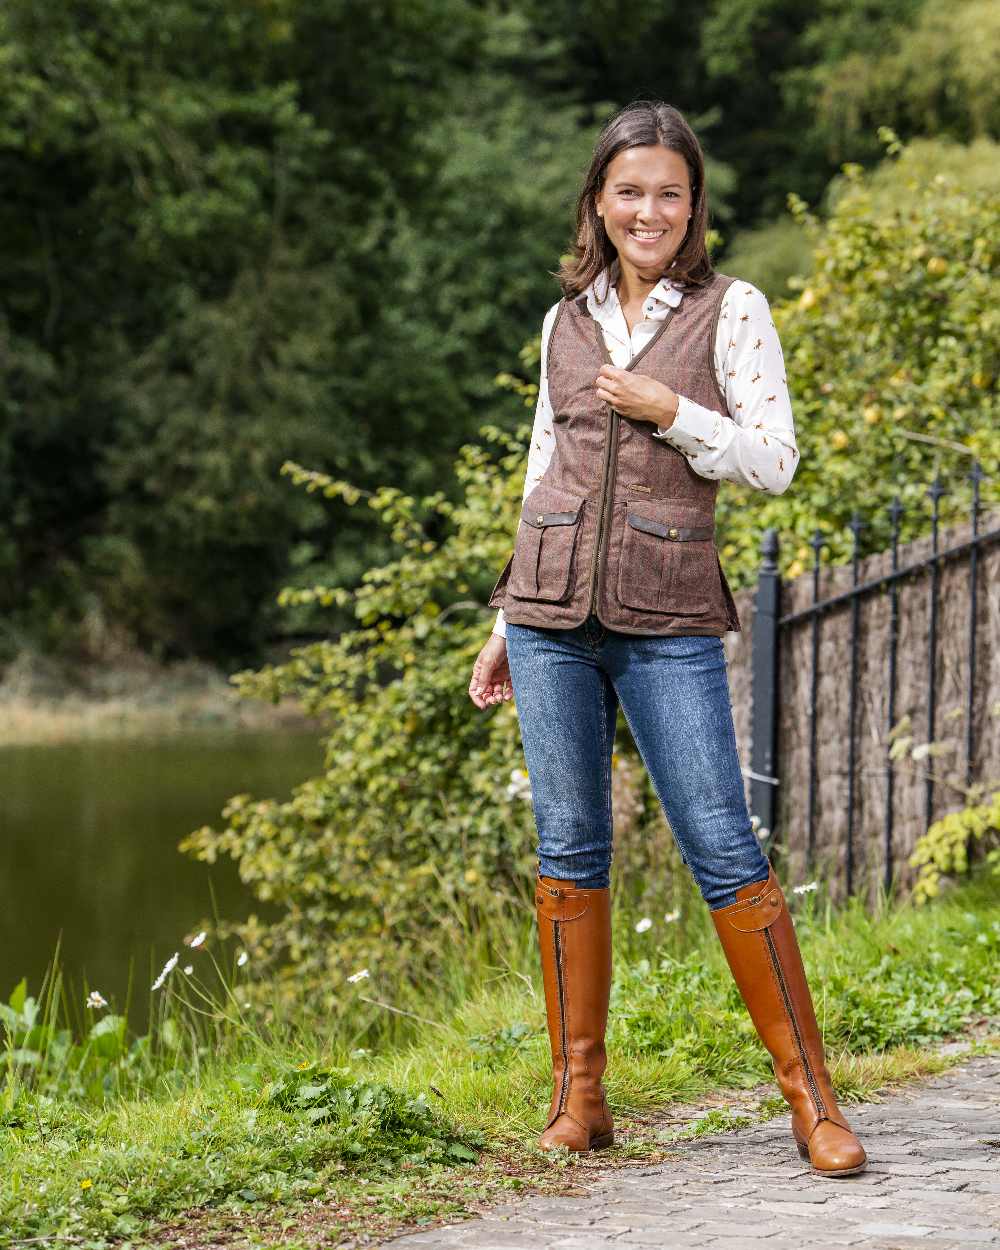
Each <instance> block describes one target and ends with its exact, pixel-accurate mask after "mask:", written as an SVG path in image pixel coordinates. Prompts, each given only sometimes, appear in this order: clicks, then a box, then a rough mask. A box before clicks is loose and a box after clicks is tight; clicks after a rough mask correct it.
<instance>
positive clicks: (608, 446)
mask: <svg viewBox="0 0 1000 1250" xmlns="http://www.w3.org/2000/svg"><path fill="white" fill-rule="evenodd" d="M673 315H674V309H673V308H668V309H667V314H666V316H665V317H664V318H663V320H662V321H661V322H660V324H659V325H658V326H657V327H656V330H655V331H654V333H653V337H652V338H651V339H650V340H649V342H648V343H647V344H646V345H645V347H643V348H641V349H640V350H639V351H637V352H636V353H635V355H634V356H633V357H632V359H631V360H630V361H629V362H628V364H627V365H626V366H625V368H626V369H631V368H632V366H633V365H636V364H638V363H639V361H640V360H641V359H642V357H643V356H645V354H646V353H647V352H648V351H649V349H650V348H651V347H652V346H653V344H654V343H655V342H656V340H657V339H658V338H659V337H660V335H661V334H662V333H663V331H664V330H665V329H666V328H667V326H668V325H669V324H670V321H671V318H672V317H673ZM594 330H595V332H596V334H597V343H598V346H599V347H600V349H601V354H602V356H603V357H604V360H605V362H606V363H607V364H609V365H611V364H614V361H613V360H612V359H611V353H610V352H609V351H608V345H607V343H605V341H604V333H603V331H602V330H601V327H600V325H599V324H598V323H597V322H596V321H595V322H594ZM608 407H609V411H610V413H611V425H610V428H609V430H608V434H607V437H606V438H605V440H604V469H603V473H602V476H601V498H600V502H599V505H598V512H597V535H596V537H595V539H594V563H593V567H592V568H591V571H590V603H589V604H588V607H587V616H590V615H591V614H592V613H593V612H594V610H595V608H596V605H597V582H598V576H599V574H600V570H601V568H602V567H603V562H602V560H601V548H602V547H603V545H604V521H605V517H606V515H607V511H608V495H609V494H610V493H611V492H610V491H609V489H608V487H609V484H610V482H611V481H612V480H613V479H614V476H615V467H616V466H615V460H616V457H617V453H618V428H619V422H620V420H621V418H620V417H619V415H618V413H617V412H616V411H615V409H614V408H611V406H610V405H608Z"/></svg>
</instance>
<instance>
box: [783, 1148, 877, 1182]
mask: <svg viewBox="0 0 1000 1250" xmlns="http://www.w3.org/2000/svg"><path fill="white" fill-rule="evenodd" d="M795 1147H796V1149H797V1150H798V1152H799V1157H800V1158H802V1159H805V1160H806V1161H807V1162H808V1163H809V1164H810V1166H811V1168H812V1171H813V1172H815V1173H816V1175H817V1176H831V1177H834V1178H836V1177H838V1176H857V1175H858V1173H859V1172H863V1171H864V1170H865V1168H866V1167H867V1166H868V1160H867V1159H866V1160H865V1161H864V1163H859V1164H858V1166H857V1167H854V1168H818V1167H816V1166H815V1164H813V1163H812V1161H811V1160H810V1158H809V1147H808V1146H804V1145H803V1144H802V1142H800V1141H798V1140H796V1142H795Z"/></svg>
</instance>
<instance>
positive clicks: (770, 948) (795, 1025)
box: [751, 896, 829, 1120]
mask: <svg viewBox="0 0 1000 1250" xmlns="http://www.w3.org/2000/svg"><path fill="white" fill-rule="evenodd" d="M760 897H763V896H760ZM753 901H755V900H751V902H753ZM764 941H765V942H766V943H767V953H768V955H770V957H771V965H772V967H773V968H774V975H775V977H776V978H777V981H778V986H779V988H780V989H781V996H782V998H783V999H784V1000H785V1011H786V1013H787V1014H788V1018H789V1020H790V1021H791V1022H792V1032H793V1033H794V1034H795V1045H796V1047H797V1048H798V1052H799V1059H800V1061H801V1063H802V1070H803V1071H804V1072H805V1074H806V1080H807V1081H808V1082H809V1089H810V1092H811V1093H812V1099H813V1102H814V1103H815V1105H816V1110H817V1112H818V1113H819V1118H820V1119H821V1120H826V1119H829V1116H828V1115H827V1112H826V1104H825V1103H824V1102H823V1099H822V1097H821V1096H820V1092H819V1083H818V1082H817V1080H816V1074H815V1073H814V1072H813V1070H812V1065H811V1064H810V1062H809V1056H808V1055H807V1054H806V1048H805V1046H804V1045H803V1044H802V1033H801V1030H800V1029H799V1022H798V1020H797V1019H796V1017H795V1012H794V1011H793V1010H792V996H791V994H790V993H789V992H788V984H787V982H786V981H785V972H784V969H783V968H782V966H781V961H780V960H779V959H778V948H777V947H776V946H775V944H774V938H773V937H771V932H770V930H769V929H765V930H764Z"/></svg>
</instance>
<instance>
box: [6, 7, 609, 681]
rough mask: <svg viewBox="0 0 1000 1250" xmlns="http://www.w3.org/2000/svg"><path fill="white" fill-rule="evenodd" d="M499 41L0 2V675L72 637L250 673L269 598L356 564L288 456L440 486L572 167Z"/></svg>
mask: <svg viewBox="0 0 1000 1250" xmlns="http://www.w3.org/2000/svg"><path fill="white" fill-rule="evenodd" d="M495 25H496V22H495V20H494V18H493V17H492V16H490V15H487V14H485V13H483V12H482V11H481V9H480V8H479V6H476V5H473V4H469V3H468V2H467V0H448V2H447V3H441V0H419V2H418V3H413V2H411V0H407V2H406V3H402V2H401V0H393V2H392V3H388V4H385V5H382V6H379V7H378V8H373V7H372V6H370V5H366V4H363V3H359V2H357V0H344V2H343V3H337V4H335V5H332V6H331V5H330V4H328V3H326V2H325V0H263V2H262V3H260V4H255V5H245V4H241V3H237V2H236V0H224V2H223V3H219V4H215V3H212V4H208V3H206V2H205V0H168V2H167V3H164V4H162V5H160V6H157V8H156V9H151V8H150V7H149V6H147V5H143V4H141V3H139V2H138V0H112V2H109V3H107V4H103V5H101V6H99V7H98V9H96V10H95V11H94V12H93V13H90V12H89V10H84V9H81V8H80V6H79V5H78V4H76V3H75V2H74V0H55V2H54V3H53V4H52V5H48V6H46V9H45V14H44V20H42V18H41V16H40V11H39V9H38V6H37V4H35V3H34V0H12V3H11V4H8V5H5V6H4V8H3V11H2V13H0V65H2V67H3V70H4V73H3V77H2V86H0V165H2V168H3V172H4V176H5V179H6V181H7V182H8V183H9V184H10V185H14V186H16V187H17V188H18V195H17V197H16V201H17V202H16V203H15V202H14V200H13V199H9V200H8V201H7V202H6V204H5V206H2V207H0V225H2V227H3V228H2V230H0V240H2V242H0V248H2V254H3V258H4V268H5V273H6V274H7V278H8V281H7V283H6V286H5V295H4V299H3V303H2V305H0V346H2V350H3V355H4V365H5V368H4V381H3V384H2V387H0V518H2V520H0V613H2V614H3V615H4V617H5V620H4V626H5V629H4V633H3V635H2V636H0V648H2V651H3V652H4V653H7V654H10V653H11V652H12V651H13V650H14V649H16V648H17V647H18V646H20V645H23V643H22V642H21V639H22V638H30V637H31V636H32V635H34V636H36V637H37V641H38V644H39V645H43V646H45V647H47V648H48V649H55V648H57V647H60V646H63V645H66V646H68V645H69V644H70V643H71V642H72V643H74V644H75V645H76V646H78V647H79V646H82V645H83V644H84V642H85V635H84V633H83V632H82V631H81V629H80V621H81V620H82V619H83V618H84V617H86V616H87V614H88V613H89V614H90V616H91V617H93V616H95V615H99V616H103V617H104V618H105V619H107V620H108V621H113V622H114V624H115V625H116V626H117V627H118V628H119V629H121V630H122V631H123V632H124V633H125V635H126V637H128V638H131V639H134V640H137V641H138V642H139V643H141V644H142V645H143V646H145V647H147V648H149V649H152V650H160V651H166V652H167V653H168V654H172V655H174V654H185V655H190V654H192V653H193V654H199V655H212V656H213V657H215V658H217V659H223V660H225V661H227V662H230V663H238V662H244V663H245V662H247V660H248V658H249V657H251V656H256V655H258V654H260V649H261V646H262V643H263V640H264V638H265V636H266V635H267V633H268V632H270V631H271V630H273V629H274V628H275V627H276V625H277V624H278V623H279V616H278V612H277V609H276V605H275V603H274V594H275V593H276V591H277V589H278V588H279V587H280V586H281V584H282V583H283V582H284V581H287V580H289V579H292V580H294V579H295V578H297V577H301V576H304V575H305V570H308V569H311V574H310V576H311V578H312V580H315V577H316V576H317V572H316V569H317V565H322V566H323V567H324V569H325V570H326V575H330V576H335V577H336V579H337V580H341V581H345V582H350V581H352V580H354V579H355V578H357V577H360V574H361V572H362V571H363V570H362V567H360V566H359V563H358V555H357V553H358V552H359V550H361V549H362V548H364V549H365V550H366V553H367V554H368V555H369V556H370V555H371V554H374V553H373V552H372V548H371V539H372V536H371V533H370V530H367V529H364V530H357V531H354V532H352V531H351V525H352V523H353V522H354V520H355V518H354V517H353V516H352V515H351V514H349V513H347V514H345V515H341V516H337V515H330V516H328V515H327V513H325V512H324V511H323V510H321V509H318V508H316V507H315V506H313V504H312V501H310V500H309V499H308V498H307V497H305V496H294V495H292V494H291V493H290V492H288V491H286V490H285V489H283V484H282V483H281V481H280V479H279V475H278V467H279V466H280V464H281V463H282V461H283V459H285V458H286V457H288V456H294V457H297V458H302V459H307V460H309V461H310V462H311V463H314V464H316V465H318V466H321V467H323V468H327V469H331V470H332V469H336V470H337V471H338V472H342V473H349V474H350V475H351V476H352V478H353V479H354V480H357V481H360V482H361V483H363V484H370V483H373V482H374V481H376V480H385V479H388V480H400V481H406V482H409V483H410V484H411V487H414V488H417V489H420V488H425V489H428V488H430V487H431V486H432V485H433V483H434V482H436V481H437V479H438V476H439V467H440V464H441V463H442V462H445V463H446V462H447V461H448V460H450V458H451V456H452V455H453V454H454V450H455V447H456V445H457V444H458V442H459V441H460V440H461V438H462V437H463V435H467V434H468V433H471V431H472V429H473V423H474V422H476V421H478V419H479V418H478V413H477V406H478V404H479V402H480V401H481V400H482V399H483V397H484V392H485V391H486V390H487V388H488V386H489V378H490V377H491V375H492V373H493V371H494V369H495V363H496V360H497V358H498V355H502V354H503V353H504V352H505V351H506V352H509V353H511V354H512V353H513V352H515V351H516V350H517V347H518V346H519V345H520V343H521V341H522V339H523V329H522V327H521V324H520V321H521V318H522V316H523V309H524V307H526V306H528V307H530V306H531V305H532V304H534V305H535V306H536V307H538V308H539V310H540V311H541V309H542V308H543V307H544V305H545V302H546V299H547V298H548V296H549V288H550V287H551V281H552V280H551V278H550V277H549V276H548V275H547V273H546V270H547V269H549V268H552V266H553V263H554V259H555V257H556V255H557V254H558V248H559V246H561V241H562V238H563V235H564V231H565V225H564V213H565V207H564V205H563V204H562V203H561V202H560V200H559V197H558V195H557V194H556V193H555V190H554V189H555V188H556V187H558V186H563V187H565V186H567V185H570V182H571V178H572V170H573V169H574V168H575V165H576V164H577V163H578V162H579V160H580V159H581V156H582V153H583V150H584V147H585V145H586V143H587V134H586V131H585V127H586V125H587V124H588V118H587V117H586V115H585V114H584V115H583V116H581V113H580V110H579V109H578V108H577V107H576V106H574V105H572V104H571V103H566V104H563V102H561V101H560V102H556V103H554V104H553V105H552V106H551V107H546V108H539V107H537V106H536V101H535V100H534V99H533V97H532V93H531V92H530V90H526V89H524V88H521V89H514V84H513V83H512V82H511V81H510V78H509V76H508V74H507V72H506V71H505V69H504V66H506V64H507V62H508V61H509V60H511V58H513V59H514V60H515V61H516V58H517V55H518V47H517V45H516V43H513V42H512V40H511V38H510V37H507V38H506V39H501V38H499V36H497V37H494V26H495ZM522 39H523V40H524V39H527V36H526V35H525V36H523V37H522ZM150 49H152V50H153V52H150ZM479 58H483V59H481V60H480V59H479ZM540 170H544V171H545V172H544V175H541V174H540V172H539V171H540ZM470 227H472V228H470ZM512 236H517V237H519V238H521V240H522V244H521V246H520V247H519V248H518V249H516V251H514V252H512V251H511V249H510V248H509V247H508V246H507V241H508V240H509V238H510V237H512ZM500 407H501V412H502V404H501V406H500ZM443 410H444V411H447V413H448V422H447V428H448V431H449V432H448V434H447V436H446V437H445V438H444V439H443V440H442V438H441V436H440V414H441V412H442V411H443ZM334 533H336V535H337V540H338V541H337V543H336V545H335V546H334V545H333V543H332V541H331V540H332V536H333V534H334ZM383 554H388V552H384V553H383ZM283 619H284V621H287V622H288V624H289V627H291V628H296V627H299V628H301V627H302V626H303V625H307V624H308V622H307V621H303V620H301V619H299V618H297V617H294V616H292V617H288V616H286V617H284V618H283Z"/></svg>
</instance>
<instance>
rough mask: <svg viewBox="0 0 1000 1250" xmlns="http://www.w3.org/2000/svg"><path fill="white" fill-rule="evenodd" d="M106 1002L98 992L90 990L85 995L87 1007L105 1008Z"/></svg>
mask: <svg viewBox="0 0 1000 1250" xmlns="http://www.w3.org/2000/svg"><path fill="white" fill-rule="evenodd" d="M107 1005H108V1000H107V999H106V998H105V997H104V995H103V994H102V993H101V991H100V990H91V991H90V993H89V994H88V995H87V1006H88V1007H106V1006H107Z"/></svg>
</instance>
